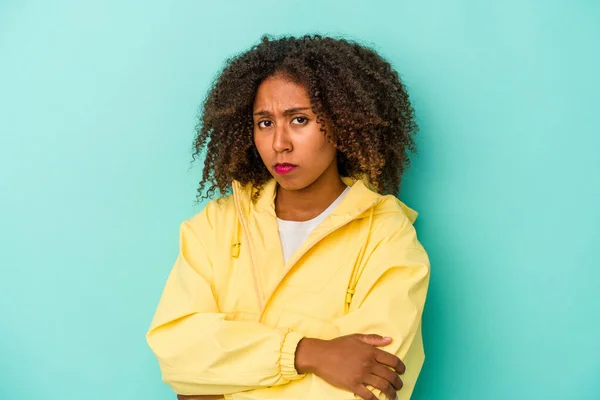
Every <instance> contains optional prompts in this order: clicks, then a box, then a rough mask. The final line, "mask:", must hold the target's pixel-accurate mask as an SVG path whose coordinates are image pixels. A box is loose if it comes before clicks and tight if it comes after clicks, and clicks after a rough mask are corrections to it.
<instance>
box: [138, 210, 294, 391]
mask: <svg viewBox="0 0 600 400" xmlns="http://www.w3.org/2000/svg"><path fill="white" fill-rule="evenodd" d="M194 218H198V219H199V220H197V221H196V222H198V223H195V224H194V227H196V226H198V225H199V226H200V228H198V231H200V232H202V234H203V235H207V232H211V228H210V225H211V224H210V223H209V222H208V219H207V217H206V215H205V214H204V213H200V214H198V215H197V216H196V217H194ZM208 235H210V233H208ZM208 240H209V238H208V237H206V240H202V235H199V234H197V232H195V231H194V230H193V229H192V224H190V222H189V221H185V222H184V223H183V224H182V225H181V229H180V251H179V255H178V257H177V260H176V261H175V265H174V266H173V268H172V270H171V272H170V274H169V276H168V278H167V282H166V284H165V287H164V289H163V293H162V296H161V298H160V301H159V304H158V307H157V310H156V313H155V315H154V318H153V320H152V323H151V326H150V329H149V331H148V332H147V334H146V340H147V342H148V345H149V346H150V348H151V349H152V351H153V352H154V354H155V355H156V357H157V358H158V361H159V365H160V369H161V372H162V378H163V380H164V381H165V382H166V383H167V384H168V385H170V386H171V388H172V389H173V390H174V391H175V392H176V393H178V394H184V395H203V394H228V393H234V392H239V391H244V390H250V389H255V388H259V387H266V386H274V385H281V384H285V383H287V382H289V381H290V380H294V379H298V378H301V377H302V376H303V375H299V374H298V373H297V372H296V369H295V368H294V355H295V352H296V347H297V345H298V342H299V341H300V340H301V339H302V336H301V335H300V334H298V333H296V332H293V331H289V330H280V329H272V328H269V327H267V326H266V325H263V324H261V323H258V322H243V321H228V320H225V315H224V314H222V313H220V312H219V308H218V305H217V302H216V299H215V296H214V292H213V290H214V287H213V286H212V284H211V283H212V281H213V273H212V270H213V265H212V262H211V257H210V253H209V251H208V248H210V247H207V245H210V244H211V243H207V241H208ZM211 240H212V239H211Z"/></svg>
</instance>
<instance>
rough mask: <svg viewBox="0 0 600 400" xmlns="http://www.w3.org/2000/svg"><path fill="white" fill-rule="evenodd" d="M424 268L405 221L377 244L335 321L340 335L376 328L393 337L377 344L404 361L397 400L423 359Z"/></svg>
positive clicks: (409, 387)
mask: <svg viewBox="0 0 600 400" xmlns="http://www.w3.org/2000/svg"><path fill="white" fill-rule="evenodd" d="M429 268H430V265H429V258H428V256H427V253H426V252H425V250H424V249H423V247H422V246H421V244H420V243H419V242H418V240H417V237H416V232H415V230H414V228H413V225H412V224H411V223H409V222H408V221H405V223H404V225H403V227H402V229H400V230H397V231H396V232H395V233H394V234H392V235H391V236H389V237H386V238H385V239H384V240H382V241H381V242H380V243H378V244H377V246H376V248H375V249H374V250H373V252H372V253H371V254H370V256H369V259H368V261H367V266H366V268H365V272H364V273H363V276H362V278H361V280H360V281H359V283H358V285H357V287H356V293H355V294H354V297H353V299H352V304H351V308H350V312H349V313H348V314H346V315H344V316H342V317H340V318H338V319H337V320H336V321H335V324H336V325H337V327H338V329H339V335H340V336H343V335H349V334H352V333H376V334H379V335H382V336H389V337H391V338H392V339H393V341H392V343H391V344H390V345H388V346H386V347H382V349H383V350H385V351H387V352H389V353H393V354H395V355H396V356H398V358H400V359H401V360H402V361H403V362H404V364H405V365H406V372H405V374H404V375H402V376H401V378H402V381H403V383H404V386H403V387H402V389H401V390H400V391H398V393H397V395H398V398H399V399H400V400H403V399H410V396H411V394H412V392H413V389H414V387H415V384H416V381H417V378H418V376H419V373H420V371H421V367H422V365H423V361H424V358H425V354H424V351H423V342H422V336H421V317H422V313H423V308H424V305H425V299H426V295H427V289H428V286H429ZM369 389H371V390H372V391H373V392H374V394H375V395H376V396H377V398H378V399H380V400H383V399H386V396H385V394H383V393H382V392H380V391H379V390H377V389H374V388H372V387H369Z"/></svg>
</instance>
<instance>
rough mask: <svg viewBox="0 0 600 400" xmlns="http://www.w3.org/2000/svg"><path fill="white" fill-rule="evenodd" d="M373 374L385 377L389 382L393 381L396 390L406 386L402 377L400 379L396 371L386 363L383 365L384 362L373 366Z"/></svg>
mask: <svg viewBox="0 0 600 400" xmlns="http://www.w3.org/2000/svg"><path fill="white" fill-rule="evenodd" d="M373 374H375V375H377V376H378V377H380V378H383V379H385V380H386V381H388V382H389V383H391V384H392V386H393V387H394V389H395V390H396V391H398V390H400V389H402V386H404V383H403V382H402V379H400V377H399V376H398V374H397V373H396V371H392V370H391V369H389V368H388V367H386V366H385V365H382V364H378V365H375V366H374V367H373Z"/></svg>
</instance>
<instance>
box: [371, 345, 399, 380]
mask: <svg viewBox="0 0 600 400" xmlns="http://www.w3.org/2000/svg"><path fill="white" fill-rule="evenodd" d="M375 359H376V360H377V362H378V363H380V364H383V365H387V366H388V367H391V368H393V369H394V371H396V372H397V373H399V374H400V375H402V374H404V372H406V366H405V365H404V363H403V362H402V360H400V359H399V358H398V357H396V356H395V355H393V354H390V353H388V352H387V351H383V350H380V349H377V351H376V353H375Z"/></svg>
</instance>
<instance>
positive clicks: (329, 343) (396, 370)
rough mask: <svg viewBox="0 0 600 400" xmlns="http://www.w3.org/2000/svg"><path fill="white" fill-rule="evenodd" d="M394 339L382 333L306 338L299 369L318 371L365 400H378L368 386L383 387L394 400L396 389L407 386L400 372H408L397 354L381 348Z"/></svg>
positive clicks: (300, 350)
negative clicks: (333, 337)
mask: <svg viewBox="0 0 600 400" xmlns="http://www.w3.org/2000/svg"><path fill="white" fill-rule="evenodd" d="M391 341H392V339H391V338H383V337H381V336H379V335H362V334H354V335H347V336H341V337H338V338H335V339H332V340H320V339H313V338H304V339H302V340H301V341H300V343H298V348H297V350H296V370H297V371H298V373H301V374H302V373H306V372H311V373H314V374H315V375H317V376H319V377H321V378H323V379H324V380H325V381H326V382H328V383H330V384H331V385H333V386H336V387H339V388H342V389H347V390H349V391H351V392H352V393H354V394H356V395H358V396H360V397H362V398H363V399H364V400H377V397H375V395H374V394H373V393H372V392H371V391H370V390H369V389H367V387H366V386H365V385H371V386H373V387H374V388H377V389H379V390H381V391H382V392H383V393H385V395H386V396H387V397H388V398H389V399H391V400H394V399H395V398H396V391H397V390H400V389H401V388H402V385H403V383H402V380H401V379H400V377H399V376H398V374H401V375H402V374H404V371H405V369H406V367H405V366H404V364H403V363H402V361H401V360H400V359H399V358H398V357H396V356H395V355H393V354H390V353H388V352H386V351H383V350H381V349H378V348H377V347H380V346H386V345H388V344H390V343H391ZM390 368H392V369H390Z"/></svg>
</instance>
